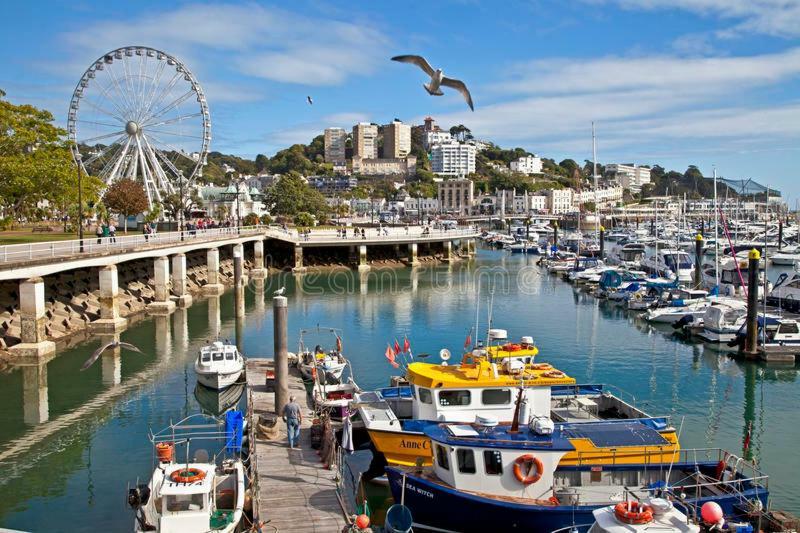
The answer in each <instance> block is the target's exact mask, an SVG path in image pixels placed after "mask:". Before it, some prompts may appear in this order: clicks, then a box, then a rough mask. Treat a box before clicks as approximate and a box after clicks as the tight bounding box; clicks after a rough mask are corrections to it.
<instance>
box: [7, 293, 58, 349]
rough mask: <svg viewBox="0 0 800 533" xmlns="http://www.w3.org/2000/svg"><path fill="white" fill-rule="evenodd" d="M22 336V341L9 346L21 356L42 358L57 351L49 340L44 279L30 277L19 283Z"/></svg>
mask: <svg viewBox="0 0 800 533" xmlns="http://www.w3.org/2000/svg"><path fill="white" fill-rule="evenodd" d="M19 300H20V304H19V314H20V330H21V333H20V338H21V340H22V342H21V343H20V344H17V345H15V346H12V347H11V348H9V352H11V353H12V354H14V355H16V356H20V357H32V358H40V357H44V356H47V355H50V354H52V353H55V351H56V344H55V343H54V342H53V341H49V340H47V337H46V335H45V331H44V323H45V321H46V320H47V317H46V316H45V309H44V280H42V278H30V279H27V280H25V281H23V282H22V283H20V284H19Z"/></svg>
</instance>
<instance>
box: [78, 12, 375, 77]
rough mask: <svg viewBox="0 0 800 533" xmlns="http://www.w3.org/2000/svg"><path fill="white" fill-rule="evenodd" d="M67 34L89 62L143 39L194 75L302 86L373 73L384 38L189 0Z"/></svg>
mask: <svg viewBox="0 0 800 533" xmlns="http://www.w3.org/2000/svg"><path fill="white" fill-rule="evenodd" d="M64 39H65V41H66V42H67V44H68V45H69V46H71V47H72V48H74V49H75V53H73V56H75V55H82V54H86V57H91V59H87V60H86V64H87V65H88V64H89V61H91V60H92V59H94V58H95V57H97V56H99V55H100V54H101V53H104V52H106V51H108V50H113V49H116V48H118V47H119V46H125V45H130V44H143V45H147V46H152V47H155V48H160V49H163V50H165V51H167V52H170V53H172V54H173V55H176V56H178V57H180V58H181V60H182V61H183V62H184V63H186V64H187V65H189V67H190V68H191V69H192V70H193V71H194V72H195V74H198V71H201V72H205V73H207V74H208V73H214V72H217V71H227V72H231V71H232V72H234V73H238V74H243V75H245V76H254V77H257V78H261V79H268V80H274V81H279V82H291V83H300V84H304V85H332V84H340V83H342V82H344V81H345V80H346V79H348V78H349V77H350V76H353V75H362V74H368V73H370V72H372V71H373V69H374V68H375V67H376V65H377V62H378V59H379V57H383V55H384V53H383V52H384V49H385V47H386V46H387V42H388V41H387V39H386V38H385V37H384V36H383V35H382V34H381V33H380V32H379V31H378V30H376V29H374V26H372V25H365V24H360V23H359V22H358V21H354V22H341V21H337V20H330V19H323V18H316V17H313V16H305V15H300V14H297V13H292V12H289V11H285V10H282V9H278V8H272V7H265V6H261V5H257V4H246V5H231V4H188V5H184V6H182V7H179V8H177V9H175V10H172V11H161V12H159V13H158V14H154V15H145V16H142V17H139V18H135V19H133V20H129V19H125V20H114V19H109V20H103V21H100V22H97V23H94V24H89V25H85V26H82V27H81V28H80V29H79V30H75V31H72V32H68V33H66V34H65V35H64ZM78 72H79V70H78ZM201 81H202V79H201Z"/></svg>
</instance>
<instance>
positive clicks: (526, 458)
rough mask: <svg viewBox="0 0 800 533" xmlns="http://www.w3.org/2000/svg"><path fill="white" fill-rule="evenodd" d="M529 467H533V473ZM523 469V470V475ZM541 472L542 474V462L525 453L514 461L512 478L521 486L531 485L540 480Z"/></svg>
mask: <svg viewBox="0 0 800 533" xmlns="http://www.w3.org/2000/svg"><path fill="white" fill-rule="evenodd" d="M531 467H534V468H535V471H534V468H531ZM523 468H524V469H525V473H524V474H523V470H522V469H523ZM542 472H544V466H543V465H542V460H541V459H539V458H538V457H535V456H534V455H531V454H529V453H526V454H525V455H520V456H519V457H517V458H516V459H514V477H516V478H517V481H519V482H520V483H522V484H523V485H533V484H534V483H536V482H537V481H539V480H540V479H542Z"/></svg>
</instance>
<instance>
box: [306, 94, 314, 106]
mask: <svg viewBox="0 0 800 533" xmlns="http://www.w3.org/2000/svg"><path fill="white" fill-rule="evenodd" d="M306 100H308V105H314V100H312V99H311V97H310V96H306Z"/></svg>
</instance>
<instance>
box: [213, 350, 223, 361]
mask: <svg viewBox="0 0 800 533" xmlns="http://www.w3.org/2000/svg"><path fill="white" fill-rule="evenodd" d="M211 355H212V356H213V357H214V361H222V357H223V355H222V352H214V353H213V354H211Z"/></svg>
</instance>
